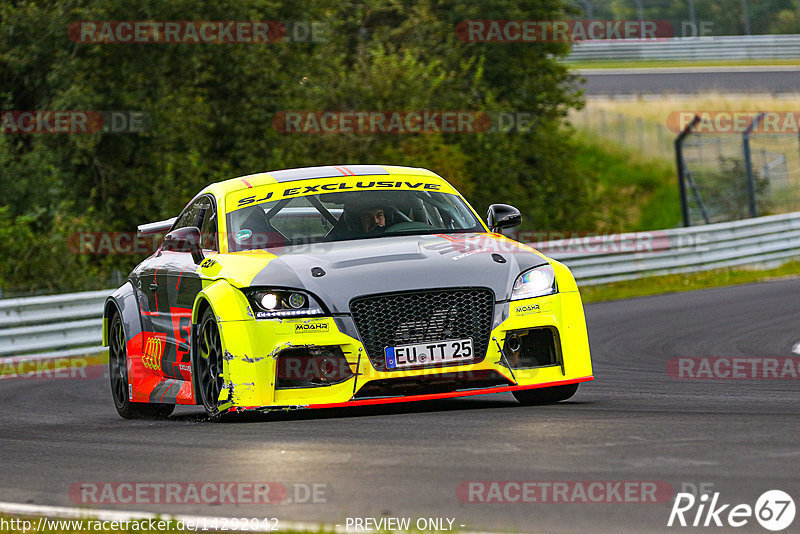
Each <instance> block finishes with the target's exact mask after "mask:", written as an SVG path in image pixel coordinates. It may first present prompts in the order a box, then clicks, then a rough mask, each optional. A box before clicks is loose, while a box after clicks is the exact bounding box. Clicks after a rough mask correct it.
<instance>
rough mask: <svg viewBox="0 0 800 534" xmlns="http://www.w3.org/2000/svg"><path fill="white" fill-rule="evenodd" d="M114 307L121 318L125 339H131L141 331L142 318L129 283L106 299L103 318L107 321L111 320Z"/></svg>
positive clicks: (133, 290)
mask: <svg viewBox="0 0 800 534" xmlns="http://www.w3.org/2000/svg"><path fill="white" fill-rule="evenodd" d="M115 306H116V309H117V310H119V313H120V316H121V317H122V328H123V329H124V331H125V339H126V340H130V339H133V338H134V337H135V336H136V335H138V334H139V333H140V332H141V331H142V317H141V314H140V313H139V303H138V301H137V300H136V294H135V289H134V287H133V284H132V283H131V282H130V281H128V282H127V283H125V284H124V285H122V286H121V287H120V288H119V289H117V290H116V291H114V292H113V293H112V294H111V295H110V296H109V297H108V299H106V303H105V309H104V317H106V318H107V319H108V320H111V316H112V315H113V312H114V307H115Z"/></svg>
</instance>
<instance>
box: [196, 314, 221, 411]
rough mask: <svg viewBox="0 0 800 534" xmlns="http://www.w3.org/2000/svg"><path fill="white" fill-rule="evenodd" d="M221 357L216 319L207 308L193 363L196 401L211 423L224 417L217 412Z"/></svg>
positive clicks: (199, 329)
mask: <svg viewBox="0 0 800 534" xmlns="http://www.w3.org/2000/svg"><path fill="white" fill-rule="evenodd" d="M222 355H223V352H222V339H221V337H220V334H219V326H218V325H217V319H216V317H214V312H213V311H212V310H211V308H207V309H206V311H205V312H204V313H203V317H202V319H200V327H199V328H198V336H197V353H196V357H195V358H194V360H193V361H194V376H195V377H196V378H195V382H194V383H195V386H196V393H197V395H196V396H197V400H198V401H200V404H202V405H203V408H205V410H206V414H207V415H208V418H209V419H211V420H212V421H220V420H222V418H223V416H224V415H225V414H223V413H221V412H220V411H219V395H220V392H221V391H222V386H223V385H224V378H223V375H222V361H223V358H222Z"/></svg>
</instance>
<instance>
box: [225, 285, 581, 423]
mask: <svg viewBox="0 0 800 534" xmlns="http://www.w3.org/2000/svg"><path fill="white" fill-rule="evenodd" d="M219 326H220V333H221V335H222V340H223V346H224V348H225V351H226V356H225V365H224V378H225V385H224V387H223V389H222V393H221V396H220V410H234V411H245V410H264V411H268V410H287V409H296V408H332V407H344V406H359V405H370V404H384V403H392V402H409V401H417V400H426V399H438V398H449V397H461V396H468V395H482V394H488V393H501V392H507V391H514V390H520V389H531V388H537V387H549V386H557V385H563V384H572V383H578V382H585V381H588V380H592V379H593V377H592V366H591V359H590V355H589V343H588V337H587V333H586V322H585V318H584V313H583V305H582V303H581V299H580V295H579V294H578V292H577V291H569V292H563V293H556V294H554V295H548V296H545V297H538V298H533V299H526V300H519V301H513V302H503V303H497V304H496V305H495V313H494V325H493V329H492V332H491V336H490V338H491V339H490V342H489V346H488V350H487V351H486V354H485V357H484V358H483V359H481V360H480V361H479V362H477V363H467V364H460V365H447V366H440V367H429V368H422V369H413V370H391V371H379V370H376V369H375V367H374V366H373V365H372V364H371V362H370V359H369V358H367V355H366V351H365V348H364V345H363V344H362V343H361V341H360V340H359V339H358V336H357V334H356V333H355V328H354V327H353V326H352V320H351V319H350V318H349V317H337V318H336V319H334V318H332V317H323V318H313V319H283V320H278V319H275V320H234V321H224V320H223V321H221V322H220V323H219ZM537 328H547V329H549V330H551V331H553V332H554V334H555V339H556V340H557V341H556V343H557V347H556V350H557V357H556V358H555V360H554V361H553V362H548V364H547V365H538V366H531V365H524V366H523V367H525V368H520V367H519V366H518V365H519V362H517V361H515V360H514V361H510V359H509V358H508V357H507V356H508V355H509V353H507V351H504V350H503V349H504V347H505V346H506V338H507V336H508V335H509V333H515V332H516V333H519V332H524V331H526V330H529V329H537ZM298 347H338V348H339V349H341V353H342V354H343V355H344V358H345V359H346V365H347V367H349V369H350V370H351V371H352V376H351V377H350V378H347V379H346V380H342V381H340V382H338V383H335V384H330V385H320V386H315V387H277V386H278V373H279V363H278V362H279V358H280V355H281V353H282V352H283V351H286V350H288V349H292V348H298ZM511 360H513V358H512V359H511ZM515 367H516V368H515ZM487 377H488V378H487ZM443 378H448V381H447V384H445V385H443V387H444V389H445V390H441V388H439V389H438V390H437V388H436V387H434V388H431V387H430V386H432V385H436V384H437V380H439V381H440V380H441V379H443ZM450 378H454V380H449V379H450ZM473 378H474V379H475V380H472V379H473ZM401 380H403V381H404V384H418V385H419V388H418V389H415V388H414V387H410V388H409V387H405V388H402V391H403V393H402V394H397V393H396V392H392V390H391V388H388V389H387V388H386V387H384V386H387V385H391V384H392V383H393V382H398V383H399V381H401ZM379 386H380V387H379Z"/></svg>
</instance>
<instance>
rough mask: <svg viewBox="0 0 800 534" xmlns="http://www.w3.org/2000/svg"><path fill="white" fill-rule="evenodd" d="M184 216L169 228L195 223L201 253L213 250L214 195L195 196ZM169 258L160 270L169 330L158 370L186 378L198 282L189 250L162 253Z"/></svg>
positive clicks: (196, 270)
mask: <svg viewBox="0 0 800 534" xmlns="http://www.w3.org/2000/svg"><path fill="white" fill-rule="evenodd" d="M185 214H186V216H185V217H184V216H183V215H182V216H181V217H179V218H178V220H177V221H176V222H175V226H174V227H173V230H177V229H179V228H185V227H189V226H196V227H198V228H199V229H200V231H201V235H202V241H201V248H202V249H203V256H208V255H210V254H213V253H215V252H216V251H217V249H218V244H217V232H216V222H217V211H216V205H215V202H214V199H213V197H212V196H210V195H203V196H201V197H198V198H197V199H195V200H194V201H192V203H191V204H190V205H189V206H187V208H186V210H185ZM165 255H167V256H168V258H169V260H168V262H166V264H165V265H164V268H163V270H162V271H161V272H162V274H163V276H164V277H165V286H166V296H167V299H168V306H169V324H168V325H166V328H167V330H168V331H169V333H168V336H167V347H168V349H167V351H166V353H165V356H164V358H163V359H162V366H161V368H162V370H163V371H164V375H165V376H169V377H173V378H181V379H185V380H188V379H189V378H190V376H191V375H190V372H191V368H190V359H189V347H190V342H191V324H192V307H193V306H194V300H195V298H196V297H197V294H198V293H199V292H200V290H201V289H202V282H201V279H200V275H199V273H198V270H199V268H200V266H199V265H198V264H197V263H195V261H194V258H193V257H192V254H191V253H190V252H168V253H165Z"/></svg>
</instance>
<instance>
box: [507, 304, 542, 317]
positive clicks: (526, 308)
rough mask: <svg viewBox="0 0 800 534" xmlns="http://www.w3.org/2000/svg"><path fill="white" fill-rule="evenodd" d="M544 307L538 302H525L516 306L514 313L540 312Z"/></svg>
mask: <svg viewBox="0 0 800 534" xmlns="http://www.w3.org/2000/svg"><path fill="white" fill-rule="evenodd" d="M541 311H542V309H541V307H540V306H539V305H538V304H525V305H523V306H517V307H516V308H514V313H516V314H517V315H529V314H531V313H539V312H541Z"/></svg>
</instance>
